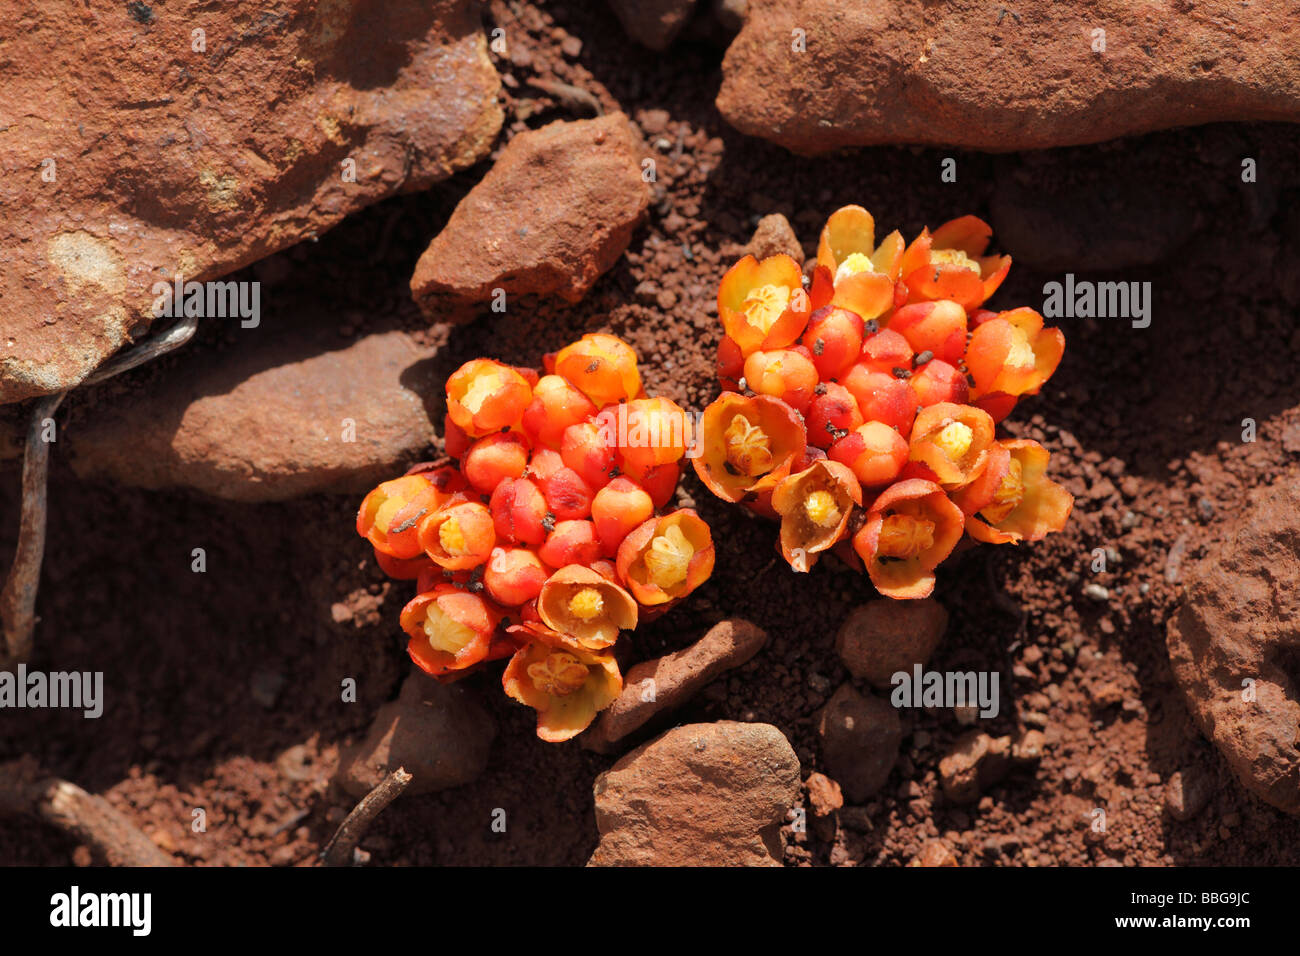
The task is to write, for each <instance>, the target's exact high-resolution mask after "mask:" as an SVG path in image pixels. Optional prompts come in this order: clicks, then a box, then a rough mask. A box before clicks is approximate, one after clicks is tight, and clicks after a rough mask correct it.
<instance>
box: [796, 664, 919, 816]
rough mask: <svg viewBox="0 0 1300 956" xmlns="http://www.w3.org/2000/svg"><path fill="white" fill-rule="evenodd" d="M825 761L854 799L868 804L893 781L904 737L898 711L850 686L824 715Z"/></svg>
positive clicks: (821, 718) (828, 705)
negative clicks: (872, 796) (869, 799)
mask: <svg viewBox="0 0 1300 956" xmlns="http://www.w3.org/2000/svg"><path fill="white" fill-rule="evenodd" d="M817 734H818V736H819V737H820V738H821V744H822V761H823V762H824V763H825V765H826V772H827V773H828V774H829V775H830V776H831V777H833V778H834V779H835V780H836V781H837V782H838V783H839V785H840V787H841V788H842V789H843V791H844V795H845V796H846V797H848V798H849V800H850V801H851V802H853V803H862V802H863V801H865V800H866V799H867V798H868V797H870V796H871V795H872V794H874V793H875V792H876V791H877V790H879V789H880V788H881V787H883V786H884V785H885V781H886V780H888V779H889V772H890V771H891V770H892V769H893V767H894V761H896V760H897V759H898V746H899V744H900V743H902V740H903V731H902V723H901V721H900V720H899V719H898V711H897V710H895V709H894V708H893V707H891V706H890V705H889V702H888V701H884V700H881V699H880V698H879V697H864V696H862V695H861V694H859V693H858V692H857V691H856V690H854V689H853V687H852V685H850V684H845V685H843V686H842V687H840V689H839V690H837V691H836V692H835V693H834V695H832V697H831V699H830V700H829V701H827V703H826V706H825V707H823V708H822V710H821V713H820V715H819V717H818V724H817Z"/></svg>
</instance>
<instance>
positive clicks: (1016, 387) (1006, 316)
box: [966, 308, 1065, 398]
mask: <svg viewBox="0 0 1300 956" xmlns="http://www.w3.org/2000/svg"><path fill="white" fill-rule="evenodd" d="M1064 353H1065V335H1064V334H1062V332H1061V330H1060V329H1056V328H1048V329H1045V328H1043V317H1042V316H1041V315H1039V314H1038V313H1037V312H1035V311H1034V310H1033V309H1029V308H1020V309H1012V310H1011V311H1010V312H1001V313H999V314H998V316H997V318H995V319H990V320H988V321H987V322H983V323H981V324H980V325H979V326H978V327H977V328H976V329H975V331H974V332H972V333H971V339H970V345H969V346H968V347H967V349H966V367H967V369H968V370H969V371H970V374H971V377H972V378H974V379H975V391H974V394H975V397H976V398H979V397H981V396H983V395H987V394H989V393H992V392H1004V393H1005V394H1007V395H1011V396H1019V395H1037V394H1038V390H1039V389H1040V388H1042V386H1043V383H1044V382H1046V381H1047V380H1048V379H1049V378H1050V377H1051V376H1052V373H1053V372H1055V371H1056V367H1057V366H1058V365H1060V364H1061V356H1062V355H1063V354H1064Z"/></svg>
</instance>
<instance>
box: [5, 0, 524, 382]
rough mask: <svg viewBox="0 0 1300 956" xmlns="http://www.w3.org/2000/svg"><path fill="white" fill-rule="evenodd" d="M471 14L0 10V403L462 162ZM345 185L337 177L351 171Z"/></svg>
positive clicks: (469, 118) (487, 104) (487, 138)
mask: <svg viewBox="0 0 1300 956" xmlns="http://www.w3.org/2000/svg"><path fill="white" fill-rule="evenodd" d="M480 16H481V12H480V6H479V4H477V3H474V2H472V0H433V2H429V3H393V4H370V3H360V2H357V0H321V2H307V0H295V2H290V3H280V4H269V3H260V2H259V3H217V4H198V5H194V4H175V3H172V4H163V3H154V4H147V3H110V4H86V3H81V2H74V0H52V2H49V3H41V4H5V5H4V6H3V7H2V8H0V37H3V38H4V56H3V57H2V58H0V90H3V91H4V93H3V95H0V302H3V303H4V308H3V310H0V315H2V317H0V404H3V403H6V402H14V401H18V400H20V399H23V398H27V397H30V396H34V395H40V394H45V393H49V392H53V391H58V390H60V389H64V388H68V387H70V386H73V385H75V384H77V383H78V382H79V381H81V380H82V379H83V378H84V377H85V376H86V375H87V374H88V373H89V372H90V371H92V370H93V369H94V368H95V367H96V366H97V365H99V364H100V363H101V362H102V361H103V360H104V359H105V358H106V357H107V356H108V355H110V354H112V353H113V352H115V351H116V350H118V349H119V348H120V347H122V346H123V345H125V344H127V343H128V342H129V340H130V339H131V338H132V337H133V336H135V335H137V334H138V333H140V332H142V331H144V330H145V329H146V328H147V327H148V325H149V323H150V321H151V319H152V317H153V316H152V305H153V303H154V299H155V295H154V294H153V293H152V291H151V290H152V288H153V285H154V283H156V282H158V281H160V280H162V281H171V280H172V279H173V278H174V277H175V276H176V275H177V274H178V273H179V274H180V275H182V276H183V277H184V278H185V279H186V280H199V281H204V280H208V279H213V278H216V277H218V276H221V275H224V274H226V273H229V272H231V271H233V270H235V269H238V268H240V267H241V266H244V265H246V264H248V263H250V262H253V261H255V260H257V259H260V258H262V257H263V256H266V255H268V254H270V253H272V252H275V251H277V250H279V249H283V248H285V247H286V246H289V245H292V244H294V243H296V242H298V241H299V240H301V239H304V238H307V237H311V236H315V235H318V234H319V233H321V232H323V231H325V230H327V229H329V228H330V227H331V226H333V225H335V224H336V223H337V222H338V221H339V220H340V219H342V218H343V217H344V216H346V215H347V214H348V213H350V212H353V211H355V210H357V209H360V208H361V207H363V206H366V205H368V204H370V203H373V202H376V201H377V200H379V199H383V198H385V197H386V196H389V195H392V194H394V193H396V192H399V191H405V190H414V189H421V188H424V187H427V186H428V185H430V184H431V183H433V182H436V181H438V180H440V179H443V178H446V177H447V176H450V175H451V174H452V173H453V172H455V171H456V170H459V169H463V168H465V167H467V166H469V165H472V164H473V163H475V162H477V161H478V160H479V159H481V158H482V157H483V156H485V155H486V154H487V152H488V150H489V149H490V147H491V145H492V142H493V140H494V139H495V137H496V134H497V132H498V131H499V129H500V127H501V122H502V113H501V108H500V106H499V105H498V103H497V100H496V98H497V94H498V91H499V80H498V77H497V73H496V71H495V69H494V68H493V66H492V63H491V61H490V60H489V58H488V53H487V45H486V41H485V39H484V36H483V33H482V28H481V22H480ZM353 174H355V175H353Z"/></svg>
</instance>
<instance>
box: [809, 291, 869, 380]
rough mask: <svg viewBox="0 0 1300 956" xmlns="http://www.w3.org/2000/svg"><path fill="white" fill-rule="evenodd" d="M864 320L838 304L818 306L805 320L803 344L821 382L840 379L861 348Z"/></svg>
mask: <svg viewBox="0 0 1300 956" xmlns="http://www.w3.org/2000/svg"><path fill="white" fill-rule="evenodd" d="M862 340H863V322H862V317H861V316H860V315H858V314H857V313H856V312H850V311H849V310H848V309H842V308H839V307H837V306H826V307H825V308H822V309H818V310H817V311H816V312H814V313H813V314H812V318H810V319H809V320H808V328H806V329H805V330H804V333H803V339H802V341H803V344H804V347H805V348H807V349H808V350H809V351H810V352H812V362H813V365H815V366H816V367H817V374H818V375H819V376H820V377H821V379H822V380H823V381H826V380H828V379H836V378H839V377H840V375H842V374H843V373H844V372H846V371H848V369H849V366H851V365H852V364H853V363H854V362H856V361H857V360H858V356H859V354H860V353H861V351H862Z"/></svg>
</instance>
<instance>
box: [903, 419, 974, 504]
mask: <svg viewBox="0 0 1300 956" xmlns="http://www.w3.org/2000/svg"><path fill="white" fill-rule="evenodd" d="M993 432H994V426H993V419H992V418H991V417H989V413H988V412H986V411H983V410H982V409H978V408H975V407H974V406H971V405H957V404H954V403H952V402H940V403H938V404H937V405H931V406H929V407H928V408H923V409H922V410H921V411H920V413H919V414H918V415H917V416H916V422H915V423H914V424H913V425H912V438H911V441H910V444H909V449H908V457H909V458H910V459H911V460H912V461H914V462H919V463H920V464H922V465H924V466H925V467H926V468H927V469H929V472H930V473H931V474H933V475H934V480H935V482H936V483H937V484H940V485H942V486H943V487H944V488H946V489H949V490H951V489H955V488H961V487H962V486H963V485H968V484H970V483H971V482H972V481H973V480H974V479H975V478H976V477H977V476H978V475H979V473H980V472H981V471H982V470H983V468H984V466H985V464H986V463H987V461H988V449H989V446H990V445H992V444H993Z"/></svg>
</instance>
